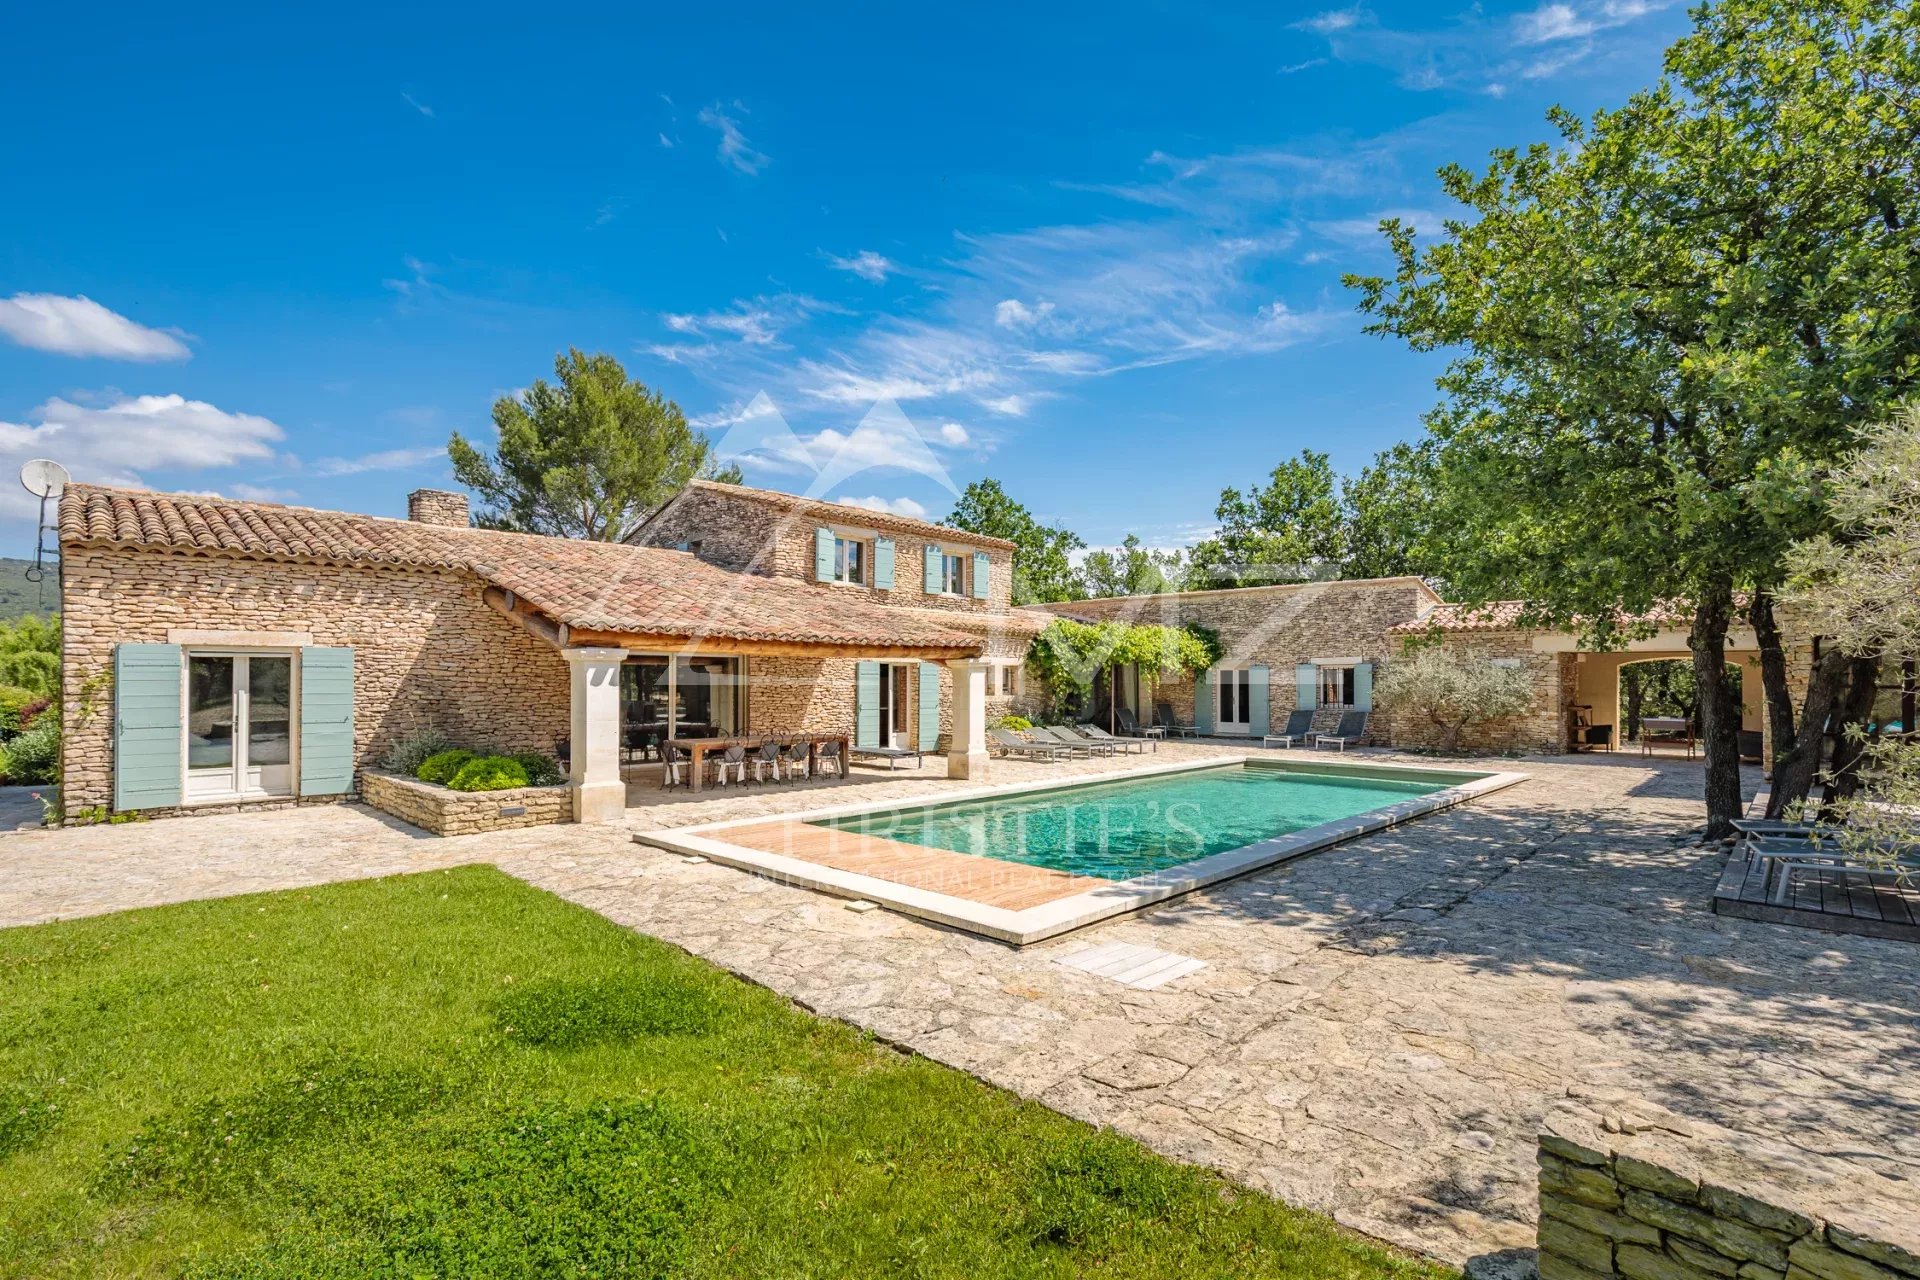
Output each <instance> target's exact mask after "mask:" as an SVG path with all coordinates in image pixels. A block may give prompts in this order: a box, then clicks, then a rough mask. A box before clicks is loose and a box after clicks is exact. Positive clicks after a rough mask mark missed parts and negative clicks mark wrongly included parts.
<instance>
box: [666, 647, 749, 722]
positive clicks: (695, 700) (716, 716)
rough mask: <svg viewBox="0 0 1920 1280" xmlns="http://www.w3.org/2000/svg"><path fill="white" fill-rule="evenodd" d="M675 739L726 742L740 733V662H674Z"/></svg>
mask: <svg viewBox="0 0 1920 1280" xmlns="http://www.w3.org/2000/svg"><path fill="white" fill-rule="evenodd" d="M673 675H674V693H675V700H676V706H675V724H676V733H675V736H676V737H681V738H725V737H731V736H732V735H734V734H737V733H739V732H740V731H741V728H742V725H741V715H740V711H741V706H740V659H738V658H701V657H692V658H676V659H675V660H674V671H673Z"/></svg>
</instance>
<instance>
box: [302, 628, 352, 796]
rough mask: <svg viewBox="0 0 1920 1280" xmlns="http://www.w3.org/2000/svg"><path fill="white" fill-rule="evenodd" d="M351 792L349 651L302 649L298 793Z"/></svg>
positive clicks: (337, 793)
mask: <svg viewBox="0 0 1920 1280" xmlns="http://www.w3.org/2000/svg"><path fill="white" fill-rule="evenodd" d="M351 790H353V650H352V649H323V648H317V647H310V648H305V649H302V650H301V651H300V794H301V795H303V796H337V795H341V794H344V793H345V792H348V791H351Z"/></svg>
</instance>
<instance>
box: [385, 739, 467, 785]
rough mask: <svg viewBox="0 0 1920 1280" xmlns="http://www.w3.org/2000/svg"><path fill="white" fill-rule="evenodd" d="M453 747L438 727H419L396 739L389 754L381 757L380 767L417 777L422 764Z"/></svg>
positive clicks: (401, 774)
mask: <svg viewBox="0 0 1920 1280" xmlns="http://www.w3.org/2000/svg"><path fill="white" fill-rule="evenodd" d="M452 747H453V743H452V742H450V741H449V740H448V739H447V735H446V734H444V733H442V732H440V731H439V730H438V729H417V730H414V731H413V732H411V733H404V734H402V735H401V736H400V737H398V738H395V739H394V742H393V745H392V746H390V747H388V748H387V754H386V755H384V756H382V757H381V758H380V767H381V768H382V769H385V770H386V771H387V772H388V773H397V774H399V775H400V776H401V777H404V778H417V777H419V776H420V766H421V765H423V764H425V763H426V762H427V761H428V760H429V759H431V758H432V757H434V756H437V755H439V754H440V753H441V752H442V751H447V750H450V749H451V748H452Z"/></svg>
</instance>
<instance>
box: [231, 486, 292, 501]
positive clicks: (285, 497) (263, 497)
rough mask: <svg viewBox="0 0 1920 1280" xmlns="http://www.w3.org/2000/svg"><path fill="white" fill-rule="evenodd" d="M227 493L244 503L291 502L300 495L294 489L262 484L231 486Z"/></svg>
mask: <svg viewBox="0 0 1920 1280" xmlns="http://www.w3.org/2000/svg"><path fill="white" fill-rule="evenodd" d="M226 492H227V493H228V494H230V495H231V496H233V497H235V498H238V499H240V500H241V501H242V502H291V501H293V500H294V499H295V498H297V497H299V496H300V495H299V494H297V493H295V492H294V491H293V490H292V489H275V488H272V487H270V486H268V485H262V484H230V485H227V486H226Z"/></svg>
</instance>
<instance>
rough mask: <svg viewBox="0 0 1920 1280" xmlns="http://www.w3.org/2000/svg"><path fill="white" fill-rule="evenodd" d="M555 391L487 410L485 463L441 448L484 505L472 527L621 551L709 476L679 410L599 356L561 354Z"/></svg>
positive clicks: (732, 473)
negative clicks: (490, 442)
mask: <svg viewBox="0 0 1920 1280" xmlns="http://www.w3.org/2000/svg"><path fill="white" fill-rule="evenodd" d="M553 373H554V379H555V381H554V382H552V383H549V382H546V381H544V380H542V379H535V380H534V383H533V385H532V386H530V387H528V388H527V389H526V390H525V391H523V392H521V393H520V394H519V395H518V396H502V397H500V398H499V399H498V400H496V401H494V403H493V424H494V426H495V427H496V428H497V429H498V430H499V437H500V438H499V443H498V445H497V446H496V447H495V449H494V452H493V453H492V454H487V453H485V452H483V451H481V450H480V449H479V448H477V447H476V446H474V445H473V444H472V443H470V442H469V441H468V440H466V439H465V438H464V437H463V436H461V435H460V433H459V432H457V431H456V432H455V433H454V434H453V437H452V439H450V440H449V441H448V442H447V455H448V456H449V457H450V458H451V459H452V460H453V473H454V476H455V477H456V478H457V479H458V480H459V481H460V483H461V484H464V485H466V486H467V487H468V488H470V489H472V490H474V491H475V492H476V493H478V494H480V496H481V497H482V498H483V499H485V500H486V501H487V503H488V504H489V508H488V509H487V510H485V511H483V512H482V513H481V514H480V516H479V523H480V524H482V525H484V526H487V527H490V528H497V529H515V530H519V531H521V532H525V533H544V534H552V535H555V536H558V537H563V538H585V539H590V540H593V541H597V542H629V541H631V540H632V539H633V537H634V535H635V533H636V532H637V531H638V529H639V527H640V523H641V522H642V521H643V520H644V519H645V518H646V517H647V515H648V514H649V513H650V512H652V511H653V510H654V509H655V508H656V507H658V506H659V505H660V504H661V503H663V502H665V501H666V500H667V499H668V498H670V497H672V496H673V494H674V493H676V492H677V491H678V490H679V489H680V488H681V486H683V485H685V484H686V483H687V481H689V480H691V479H693V478H694V477H696V476H699V475H706V474H712V475H715V476H716V477H717V478H719V479H725V480H732V481H736V482H737V481H738V480H739V479H740V472H739V469H738V468H737V467H736V468H728V469H726V470H725V471H716V470H715V469H714V467H713V465H712V459H711V450H712V446H711V445H709V444H708V442H707V440H706V437H704V436H702V435H701V434H700V433H699V432H697V431H695V430H694V429H693V428H692V427H690V426H688V425H687V419H686V415H685V414H683V413H681V412H680V406H679V405H677V404H675V403H674V402H673V401H671V400H669V399H667V398H666V397H665V396H662V395H660V394H659V393H658V392H656V391H652V390H650V389H648V388H647V387H646V386H644V385H642V384H641V383H638V382H635V381H633V380H632V379H630V378H628V377H627V371H626V369H625V368H623V367H622V366H621V364H620V362H619V361H618V360H616V359H614V358H613V357H612V356H610V355H606V354H604V353H599V354H594V355H586V354H584V353H582V352H581V351H579V350H578V349H577V348H569V349H568V350H567V351H566V352H564V353H562V354H561V355H559V356H557V357H555V359H554V362H553Z"/></svg>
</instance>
